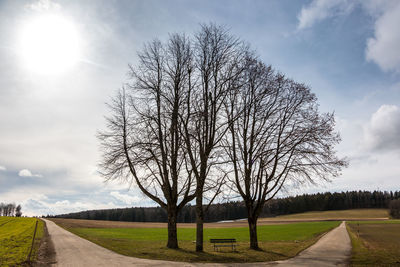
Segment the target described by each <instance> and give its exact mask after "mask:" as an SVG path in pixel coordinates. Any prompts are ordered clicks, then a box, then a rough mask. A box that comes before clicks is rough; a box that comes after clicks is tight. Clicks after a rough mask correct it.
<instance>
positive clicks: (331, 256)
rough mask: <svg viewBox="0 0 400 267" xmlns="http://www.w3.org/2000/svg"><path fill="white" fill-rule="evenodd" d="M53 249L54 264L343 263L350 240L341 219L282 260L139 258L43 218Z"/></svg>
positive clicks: (333, 264)
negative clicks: (295, 254)
mask: <svg viewBox="0 0 400 267" xmlns="http://www.w3.org/2000/svg"><path fill="white" fill-rule="evenodd" d="M44 221H45V222H46V225H47V229H48V231H49V235H50V238H51V239H52V241H53V244H54V249H55V252H56V264H54V265H53V266H85V267H91V266H164V267H166V266H177V267H178V266H244V265H245V266H277V265H279V266H346V265H347V264H348V260H349V258H350V254H351V242H350V238H349V235H348V233H347V231H346V226H345V224H344V222H343V223H342V224H341V225H340V226H339V227H337V228H335V229H333V230H332V231H330V232H329V233H327V234H325V235H324V236H323V237H322V238H321V239H320V240H318V242H317V243H315V244H314V245H313V246H311V247H309V248H308V249H306V250H304V251H303V252H301V253H300V254H299V255H298V256H296V257H294V258H291V259H289V260H285V261H277V262H265V263H261V262H257V263H250V264H229V263H228V264H213V263H185V262H171V261H160V260H148V259H139V258H133V257H128V256H123V255H120V254H117V253H115V252H113V251H110V250H108V249H105V248H103V247H100V246H98V245H96V244H94V243H92V242H90V241H88V240H86V239H83V238H80V237H78V236H76V235H74V234H72V233H70V232H68V231H66V230H64V229H62V228H61V227H59V226H57V225H56V224H55V223H54V222H52V221H49V220H44Z"/></svg>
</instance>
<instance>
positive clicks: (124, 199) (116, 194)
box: [110, 191, 142, 205]
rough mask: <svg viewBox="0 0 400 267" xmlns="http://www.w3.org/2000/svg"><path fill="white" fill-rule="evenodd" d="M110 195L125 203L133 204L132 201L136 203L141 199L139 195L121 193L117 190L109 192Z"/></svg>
mask: <svg viewBox="0 0 400 267" xmlns="http://www.w3.org/2000/svg"><path fill="white" fill-rule="evenodd" d="M110 195H111V196H113V197H114V198H115V199H117V200H119V201H121V202H123V203H125V204H127V205H133V204H134V203H137V202H139V201H141V200H142V199H141V198H140V197H137V196H130V195H126V194H121V193H119V192H117V191H112V192H110Z"/></svg>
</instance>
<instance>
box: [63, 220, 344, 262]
mask: <svg viewBox="0 0 400 267" xmlns="http://www.w3.org/2000/svg"><path fill="white" fill-rule="evenodd" d="M66 221H68V220H66ZM338 225H339V222H333V221H331V222H304V223H293V224H280V225H265V226H259V227H258V238H259V243H260V247H261V249H262V251H254V250H250V249H249V248H248V247H249V232H248V228H247V227H238V228H205V229H204V241H205V242H204V245H205V247H204V250H205V252H204V253H196V252H195V243H194V240H195V234H196V233H195V231H196V230H195V229H194V228H181V229H178V239H179V246H180V249H178V250H174V249H167V248H166V247H165V246H166V241H167V230H166V229H163V228H71V227H68V225H62V224H61V226H64V227H65V228H66V229H68V230H69V231H71V232H73V233H75V234H77V235H79V236H81V237H83V238H86V239H88V240H90V241H92V242H94V243H97V244H99V245H101V246H103V247H106V248H108V249H111V250H113V251H115V252H117V253H121V254H124V255H128V256H134V257H141V258H150V259H163V260H174V261H188V262H254V261H272V260H281V259H286V258H289V257H293V256H295V255H296V254H298V253H299V252H300V251H302V250H303V249H305V248H307V247H308V246H310V245H312V244H313V243H315V242H316V241H317V240H318V238H319V237H320V235H321V234H322V233H324V232H327V231H329V230H331V229H333V228H334V227H336V226H338ZM210 238H236V240H237V242H238V248H237V252H231V251H230V250H231V249H230V248H227V249H224V250H223V252H214V251H213V247H212V245H211V244H210V243H209V239H210Z"/></svg>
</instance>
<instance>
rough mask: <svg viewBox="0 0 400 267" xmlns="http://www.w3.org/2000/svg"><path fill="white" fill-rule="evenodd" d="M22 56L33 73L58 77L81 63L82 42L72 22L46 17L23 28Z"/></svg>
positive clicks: (28, 23)
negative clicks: (80, 44)
mask: <svg viewBox="0 0 400 267" xmlns="http://www.w3.org/2000/svg"><path fill="white" fill-rule="evenodd" d="M19 37H20V38H19V48H18V52H19V54H20V55H21V59H22V64H23V65H24V66H25V67H27V68H28V69H30V70H31V71H34V72H37V73H41V74H54V73H60V72H64V71H66V70H68V69H70V68H71V67H72V66H73V65H75V63H76V62H77V61H78V57H79V38H78V33H77V30H76V27H75V25H74V24H73V23H72V21H70V20H68V19H66V18H64V17H62V16H60V15H43V16H40V17H36V18H33V19H31V20H29V21H27V22H26V24H25V25H23V27H22V29H21V31H20V36H19Z"/></svg>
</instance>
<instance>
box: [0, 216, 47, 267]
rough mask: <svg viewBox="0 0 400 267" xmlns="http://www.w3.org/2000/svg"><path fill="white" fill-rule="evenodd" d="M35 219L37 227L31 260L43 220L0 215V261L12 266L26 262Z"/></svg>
mask: <svg viewBox="0 0 400 267" xmlns="http://www.w3.org/2000/svg"><path fill="white" fill-rule="evenodd" d="M36 221H39V222H38V229H37V233H36V237H37V238H36V239H35V242H34V246H33V252H32V257H31V259H32V260H33V259H34V257H35V255H36V251H37V249H38V247H39V243H40V238H41V237H42V235H43V222H42V221H41V220H38V219H35V218H16V217H0V248H1V249H0V263H1V266H14V265H20V264H23V263H26V262H27V260H28V254H29V252H30V249H31V244H32V237H33V232H34V229H35V224H36Z"/></svg>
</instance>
